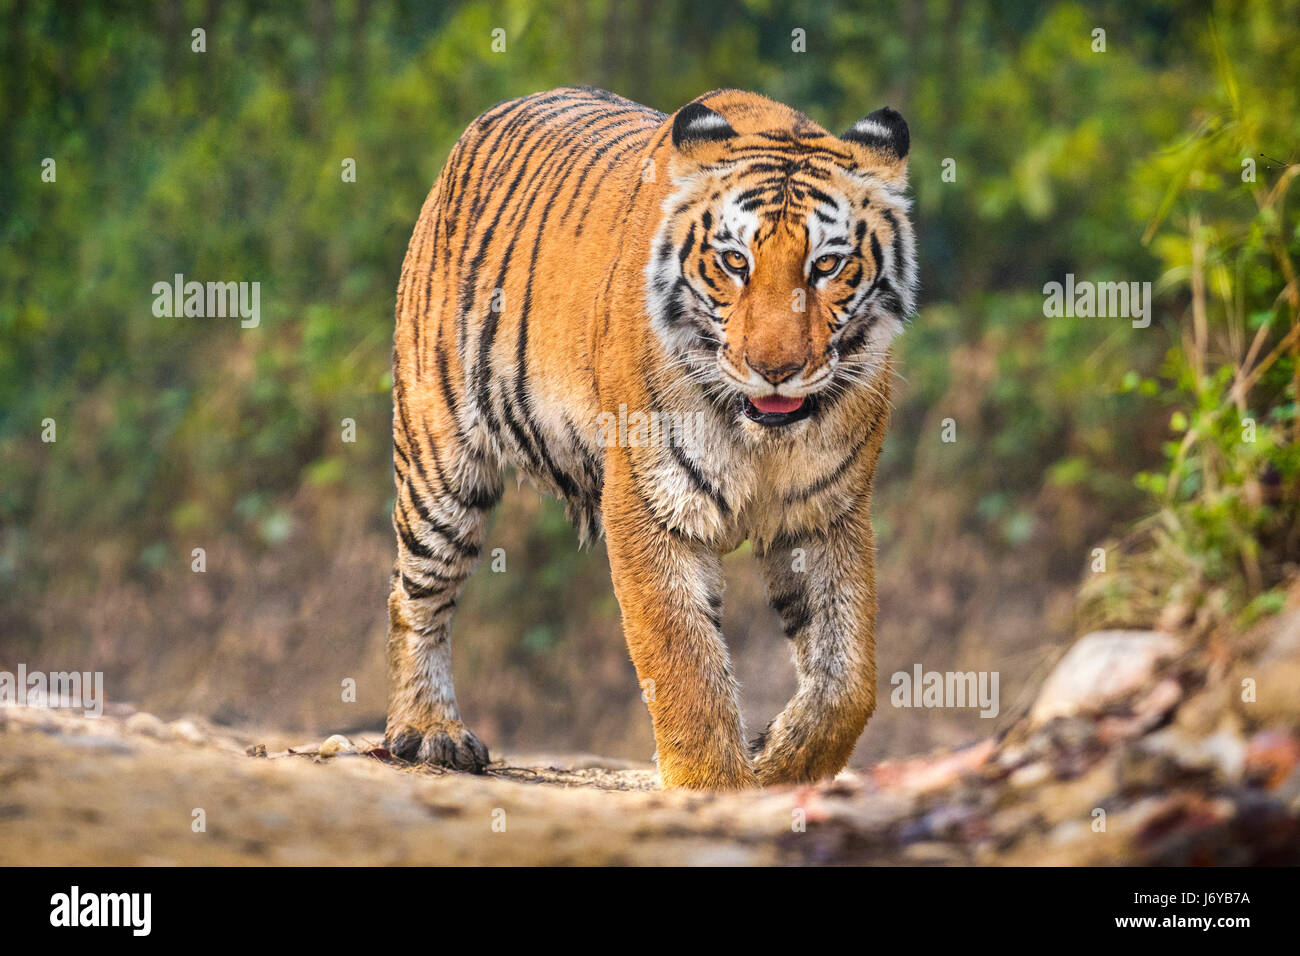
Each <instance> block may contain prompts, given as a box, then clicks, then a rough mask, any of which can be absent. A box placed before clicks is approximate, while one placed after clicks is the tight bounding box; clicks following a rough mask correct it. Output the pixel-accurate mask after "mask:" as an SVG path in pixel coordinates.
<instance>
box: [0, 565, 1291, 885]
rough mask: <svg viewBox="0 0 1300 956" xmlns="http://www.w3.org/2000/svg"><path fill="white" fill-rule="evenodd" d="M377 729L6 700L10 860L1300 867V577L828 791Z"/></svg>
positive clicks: (5, 822) (0, 732)
mask: <svg viewBox="0 0 1300 956" xmlns="http://www.w3.org/2000/svg"><path fill="white" fill-rule="evenodd" d="M881 705H882V706H886V703H885V700H882V703H881ZM917 719H924V712H923V711H922V712H919V714H918V718H917ZM868 732H870V731H868ZM378 743H379V741H378V740H377V739H369V740H367V739H364V738H361V737H358V738H357V739H355V740H352V741H348V740H342V739H341V738H339V739H332V743H331V741H330V740H327V741H324V742H319V741H317V742H312V743H311V744H309V745H308V746H306V747H303V746H301V745H302V744H303V741H302V740H301V739H298V740H294V739H290V738H287V737H285V736H284V735H281V734H275V733H255V732H243V731H239V732H237V731H232V730H230V729H228V728H221V727H215V726H212V725H208V724H205V723H203V722H201V721H191V720H179V721H174V722H172V723H164V722H163V721H161V720H159V719H158V718H157V717H154V716H153V715H151V714H148V713H144V712H138V711H135V710H134V709H133V708H132V707H130V706H128V705H124V704H114V705H109V707H108V708H107V711H106V713H105V714H104V716H102V717H99V718H87V717H84V716H81V715H79V714H76V713H73V712H69V711H62V710H49V709H45V708H38V707H16V706H0V864H4V865H12V864H90V865H103V864H164V863H176V864H347V863H354V864H466V863H468V864H540V863H548V864H730V865H753V864H809V863H811V864H865V863H869V864H1062V865H1073V864H1104V863H1132V864H1238V865H1240V864H1254V863H1283V864H1288V863H1289V864H1294V863H1300V582H1297V584H1296V586H1295V587H1294V588H1293V589H1292V592H1291V595H1290V598H1289V599H1288V602H1287V608H1286V610H1285V611H1284V612H1283V613H1281V614H1278V615H1276V616H1274V617H1272V618H1269V619H1267V620H1266V621H1264V622H1262V623H1260V624H1259V625H1257V626H1256V627H1254V628H1252V629H1251V630H1249V631H1247V632H1246V633H1243V634H1233V635H1221V636H1218V637H1216V638H1214V639H1211V640H1209V641H1202V642H1196V641H1192V640H1190V639H1188V638H1185V637H1177V636H1175V635H1170V634H1160V633H1155V632H1145V631H1136V632H1135V631H1114V632H1100V633H1097V634H1092V635H1088V636H1086V637H1084V638H1081V639H1080V640H1079V641H1078V642H1077V643H1076V644H1075V645H1074V646H1073V647H1072V648H1071V650H1070V652H1069V653H1068V654H1067V655H1066V656H1065V658H1063V659H1062V660H1061V661H1060V663H1058V664H1057V666H1056V669H1055V670H1054V671H1053V672H1052V674H1051V675H1049V677H1048V679H1047V680H1046V681H1045V683H1044V685H1043V687H1042V689H1041V690H1040V692H1039V694H1038V697H1037V699H1036V700H1035V701H1034V702H1033V705H1032V706H1031V707H1029V708H1027V709H1026V711H1025V713H1024V714H1023V715H1021V716H1020V717H1019V719H1018V720H1017V721H1016V722H1015V723H1014V725H1013V726H1012V727H1011V728H1010V729H1009V730H1008V731H1007V732H1006V733H1005V734H1004V735H1003V736H1002V737H1001V738H1000V739H997V740H992V739H989V740H984V741H980V742H977V743H975V744H973V745H972V746H970V747H967V748H965V749H963V750H960V751H957V752H954V753H934V754H925V755H922V756H917V757H914V758H909V759H906V760H898V761H886V762H884V763H880V764H877V765H876V766H874V767H872V768H871V769H870V770H868V771H866V772H864V773H845V774H842V775H840V776H839V777H837V778H836V779H835V780H832V781H826V782H824V783H821V784H819V785H817V786H814V787H797V788H795V787H790V788H773V789H769V790H764V791H757V792H750V793H730V794H708V793H681V792H664V791H661V790H660V789H659V788H658V782H657V779H656V774H655V771H654V768H653V767H651V766H650V765H648V764H628V763H623V762H616V761H609V760H603V759H600V758H594V757H574V756H558V757H552V756H519V755H508V756H507V757H506V758H505V759H503V760H500V761H498V762H497V763H496V764H494V765H493V766H492V767H491V768H490V770H489V772H488V773H486V774H484V775H482V776H468V775H464V774H457V773H450V772H436V771H432V770H427V769H419V768H413V767H409V766H406V765H404V764H401V763H400V762H397V761H394V760H393V759H392V758H391V757H389V756H388V755H387V753H386V752H385V751H382V749H377V745H378ZM332 744H335V745H338V746H339V748H340V749H339V752H338V753H336V754H333V755H326V754H325V753H323V752H328V751H329V750H330V749H331V746H332ZM295 745H298V746H295Z"/></svg>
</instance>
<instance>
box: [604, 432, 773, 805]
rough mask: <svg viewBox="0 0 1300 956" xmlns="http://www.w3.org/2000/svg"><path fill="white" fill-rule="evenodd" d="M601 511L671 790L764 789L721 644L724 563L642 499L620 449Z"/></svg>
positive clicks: (612, 569)
mask: <svg viewBox="0 0 1300 956" xmlns="http://www.w3.org/2000/svg"><path fill="white" fill-rule="evenodd" d="M602 511H603V517H604V522H605V536H606V541H607V545H608V550H609V564H610V572H611V574H612V576H613V580H614V593H615V595H616V596H617V597H618V602H619V606H620V608H621V609H622V612H623V632H624V636H625V637H626V639H627V646H628V650H629V651H630V653H631V656H632V663H633V664H634V665H635V667H636V671H637V676H638V678H639V680H640V682H641V686H642V688H643V697H644V698H645V700H646V703H647V704H648V706H649V708H650V716H651V719H652V720H653V722H654V734H655V746H656V748H657V751H658V760H659V773H660V777H661V778H662V780H663V784H664V786H665V787H686V788H692V789H738V788H743V787H753V786H756V785H757V781H756V779H755V777H754V772H753V770H752V768H751V767H750V762H749V755H748V753H747V752H746V749H745V743H744V731H743V728H742V726H741V721H740V710H739V707H738V705H737V691H738V688H737V685H736V679H735V676H734V674H733V673H732V669H731V659H730V656H729V655H728V653H727V646H726V644H725V643H724V642H723V639H722V621H721V608H722V588H723V575H722V561H721V558H720V557H719V556H718V554H717V553H716V552H715V551H713V550H712V549H711V548H710V547H708V546H707V545H705V544H704V543H702V542H700V541H697V540H695V539H692V538H690V537H687V536H683V535H681V534H678V533H677V532H675V531H672V530H669V529H668V528H667V527H666V526H664V525H663V524H662V522H661V521H660V520H659V519H658V518H657V517H656V516H655V515H654V514H653V512H652V511H651V509H650V507H649V506H648V504H647V502H646V501H645V500H644V499H643V498H642V497H641V496H640V495H639V494H638V493H637V490H636V486H635V483H634V481H633V480H632V478H631V472H630V465H629V463H628V461H627V458H626V456H625V455H624V454H623V453H622V452H621V451H617V450H616V451H614V452H613V453H612V454H611V455H610V456H609V460H608V462H607V468H606V477H605V491H604V495H603V499H602Z"/></svg>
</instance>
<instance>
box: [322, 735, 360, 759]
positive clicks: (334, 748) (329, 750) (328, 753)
mask: <svg viewBox="0 0 1300 956" xmlns="http://www.w3.org/2000/svg"><path fill="white" fill-rule="evenodd" d="M352 749H353V747H352V741H350V740H348V738H346V737H344V736H343V735H342V734H334V735H333V736H332V737H326V738H325V742H324V743H323V744H321V745H320V751H319V753H320V755H321V756H322V757H334V756H337V755H338V754H341V753H343V752H344V751H345V750H352Z"/></svg>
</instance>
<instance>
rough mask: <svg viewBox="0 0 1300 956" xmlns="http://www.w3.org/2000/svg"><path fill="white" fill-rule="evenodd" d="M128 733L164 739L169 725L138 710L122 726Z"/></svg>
mask: <svg viewBox="0 0 1300 956" xmlns="http://www.w3.org/2000/svg"><path fill="white" fill-rule="evenodd" d="M122 726H123V727H125V728H126V730H127V732H128V733H132V734H143V735H144V736H146V737H164V736H166V734H167V725H166V724H164V723H163V722H162V721H161V720H159V719H158V718H157V717H155V716H154V715H153V714H151V713H148V712H147V711H143V710H138V711H136V712H135V713H134V714H132V715H131V716H130V717H128V718H127V719H126V720H125V721H124V722H123V724H122Z"/></svg>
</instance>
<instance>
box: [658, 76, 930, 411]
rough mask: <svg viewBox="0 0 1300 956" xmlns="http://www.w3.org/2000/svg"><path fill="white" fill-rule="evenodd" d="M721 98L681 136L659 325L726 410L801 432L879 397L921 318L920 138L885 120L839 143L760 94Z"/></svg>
mask: <svg viewBox="0 0 1300 956" xmlns="http://www.w3.org/2000/svg"><path fill="white" fill-rule="evenodd" d="M706 99H708V100H709V102H710V105H709V106H705V105H704V104H703V103H701V102H698V101H697V102H695V103H692V104H689V105H688V106H686V107H684V108H683V109H682V110H681V111H679V112H678V114H677V116H676V118H675V120H674V124H673V137H672V138H673V154H672V159H671V162H670V167H669V170H670V174H671V176H672V180H673V185H674V191H673V193H672V194H671V195H670V196H669V198H668V200H667V201H666V202H665V204H664V218H663V220H662V222H661V224H660V227H659V230H658V235H657V236H656V239H655V245H654V248H653V249H652V250H651V258H650V262H649V265H648V266H647V269H646V277H647V283H648V301H649V305H650V314H651V320H652V323H653V325H654V328H655V329H656V331H657V332H658V333H659V335H660V338H661V340H662V341H663V342H664V344H665V346H666V347H667V349H668V351H669V353H670V355H672V356H673V358H674V360H675V362H677V363H678V364H680V365H681V366H682V367H683V368H684V369H685V370H686V372H687V374H688V375H689V377H690V378H691V379H692V380H693V381H695V382H696V383H698V384H699V385H701V387H703V388H704V390H705V391H706V393H708V394H709V395H710V397H711V398H713V399H714V400H715V401H717V400H718V399H719V398H720V397H721V399H722V400H723V401H724V402H727V403H731V404H733V405H734V407H735V409H736V411H737V413H738V415H743V416H744V418H745V419H748V420H749V421H752V422H754V423H756V424H757V425H759V426H765V427H769V428H777V427H780V426H784V425H790V424H793V423H795V422H798V421H801V420H803V419H805V418H808V417H810V416H812V415H815V414H816V413H817V411H818V410H819V408H820V407H822V406H824V405H825V404H826V403H827V402H828V401H830V400H833V398H834V397H835V396H836V395H838V394H841V393H843V392H844V391H846V390H848V389H850V388H854V387H862V388H870V387H872V382H873V381H874V379H875V377H876V375H877V374H878V373H879V372H880V370H881V369H882V368H883V367H884V363H885V359H886V356H887V352H888V347H889V343H890V341H891V340H892V339H893V337H894V336H895V335H896V334H897V333H898V332H900V331H901V330H902V324H903V320H904V319H905V317H906V316H907V315H908V314H909V313H910V312H911V310H912V308H913V302H914V294H915V292H914V290H915V285H916V276H915V264H914V254H913V238H912V232H911V226H910V223H909V221H908V218H907V208H908V203H907V200H906V198H905V197H904V196H903V190H904V189H905V188H906V172H907V152H908V146H909V142H908V139H909V137H908V129H907V124H906V122H904V120H903V118H902V117H901V116H900V115H899V114H898V113H896V112H894V111H893V110H890V109H888V108H886V109H883V110H878V111H876V112H875V113H872V114H871V115H869V116H867V117H865V118H864V119H862V120H859V121H858V122H857V123H856V124H854V126H853V127H852V128H850V129H849V130H848V132H846V133H845V134H844V135H843V136H842V137H835V136H831V135H830V134H828V133H827V132H826V131H825V130H823V129H821V128H820V127H818V126H817V125H816V124H814V123H813V122H812V121H811V120H809V119H808V118H807V117H804V116H802V114H799V113H796V112H795V111H793V110H790V109H788V108H787V107H784V106H781V105H780V104H777V103H773V102H772V101H770V100H766V99H765V98H763V97H758V96H755V95H754V94H748V93H739V92H736V91H724V92H723V93H720V94H712V95H711V96H709V97H706ZM712 107H717V108H716V109H715V108H712Z"/></svg>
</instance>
